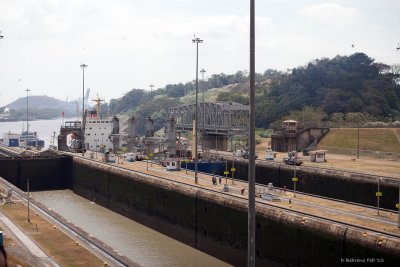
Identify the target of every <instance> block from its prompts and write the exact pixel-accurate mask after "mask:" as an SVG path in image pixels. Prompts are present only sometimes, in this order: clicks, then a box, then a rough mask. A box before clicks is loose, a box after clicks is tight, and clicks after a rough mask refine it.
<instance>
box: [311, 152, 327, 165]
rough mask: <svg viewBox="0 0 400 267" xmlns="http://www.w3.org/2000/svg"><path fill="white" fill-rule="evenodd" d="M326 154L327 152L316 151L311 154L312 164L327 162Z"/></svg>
mask: <svg viewBox="0 0 400 267" xmlns="http://www.w3.org/2000/svg"><path fill="white" fill-rule="evenodd" d="M326 152H327V150H315V151H311V152H310V161H311V162H320V163H321V162H326Z"/></svg>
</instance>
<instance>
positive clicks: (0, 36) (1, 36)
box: [0, 31, 4, 39]
mask: <svg viewBox="0 0 400 267" xmlns="http://www.w3.org/2000/svg"><path fill="white" fill-rule="evenodd" d="M3 38H4V36H3V35H1V31H0V39H3Z"/></svg>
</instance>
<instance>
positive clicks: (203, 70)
mask: <svg viewBox="0 0 400 267" xmlns="http://www.w3.org/2000/svg"><path fill="white" fill-rule="evenodd" d="M200 72H201V85H202V87H203V88H202V89H203V90H202V92H203V101H202V102H203V105H202V106H203V131H202V133H203V134H202V136H201V137H202V138H201V151H202V152H203V156H204V136H205V134H206V132H205V130H204V124H205V120H206V118H205V115H206V112H205V106H204V91H205V89H206V88H205V86H204V73H205V72H206V70H205V69H204V68H202V69H201V70H200Z"/></svg>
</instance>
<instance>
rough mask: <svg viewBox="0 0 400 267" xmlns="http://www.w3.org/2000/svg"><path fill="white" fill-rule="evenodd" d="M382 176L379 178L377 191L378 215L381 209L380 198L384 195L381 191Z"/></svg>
mask: <svg viewBox="0 0 400 267" xmlns="http://www.w3.org/2000/svg"><path fill="white" fill-rule="evenodd" d="M381 180H382V177H379V178H378V191H377V192H376V193H375V195H376V210H377V215H378V216H379V209H380V203H379V202H380V198H381V196H382V192H381V191H380V184H381Z"/></svg>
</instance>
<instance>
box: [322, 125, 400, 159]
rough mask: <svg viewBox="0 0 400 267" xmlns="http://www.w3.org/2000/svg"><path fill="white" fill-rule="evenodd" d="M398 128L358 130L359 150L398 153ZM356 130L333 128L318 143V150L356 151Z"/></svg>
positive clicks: (399, 149) (399, 145)
mask: <svg viewBox="0 0 400 267" xmlns="http://www.w3.org/2000/svg"><path fill="white" fill-rule="evenodd" d="M399 138H400V129H399V128H360V150H372V151H382V152H395V153H400V139H399ZM357 141H358V129H357V128H333V129H330V131H329V133H328V134H327V135H326V136H325V137H324V138H323V139H322V140H321V141H320V142H319V144H318V146H319V147H320V148H339V149H349V150H350V149H351V150H354V149H357Z"/></svg>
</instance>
